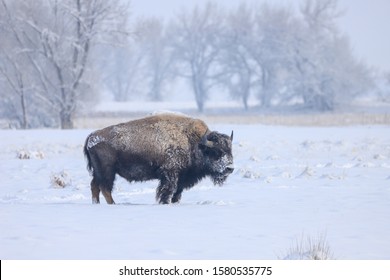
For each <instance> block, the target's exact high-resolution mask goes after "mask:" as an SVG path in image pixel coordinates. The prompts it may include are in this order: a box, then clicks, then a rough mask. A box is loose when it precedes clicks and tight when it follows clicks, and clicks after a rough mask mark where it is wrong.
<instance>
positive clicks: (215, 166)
mask: <svg viewBox="0 0 390 280" xmlns="http://www.w3.org/2000/svg"><path fill="white" fill-rule="evenodd" d="M232 140H233V132H232V134H231V136H230V137H229V136H227V135H225V134H221V133H218V132H215V131H212V132H210V133H208V134H206V135H205V136H203V138H202V141H201V143H200V144H199V148H200V150H201V151H202V153H203V156H204V161H205V165H206V168H207V170H208V171H209V172H210V176H211V179H212V181H213V182H214V184H216V185H222V184H223V183H224V182H225V180H226V178H227V177H228V176H229V174H231V173H232V172H233V170H234V166H233V155H232Z"/></svg>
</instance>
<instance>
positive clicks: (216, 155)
mask: <svg viewBox="0 0 390 280" xmlns="http://www.w3.org/2000/svg"><path fill="white" fill-rule="evenodd" d="M205 154H206V155H207V156H209V157H211V158H214V159H218V158H220V157H221V156H222V151H220V150H218V149H207V150H206V151H205Z"/></svg>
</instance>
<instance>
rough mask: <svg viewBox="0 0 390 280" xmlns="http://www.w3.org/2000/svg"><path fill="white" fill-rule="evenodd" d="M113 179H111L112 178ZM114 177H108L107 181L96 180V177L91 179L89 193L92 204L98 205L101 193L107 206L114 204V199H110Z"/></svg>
mask: <svg viewBox="0 0 390 280" xmlns="http://www.w3.org/2000/svg"><path fill="white" fill-rule="evenodd" d="M112 177H113V178H112ZM114 179H115V175H114V176H109V179H108V180H98V179H97V178H96V177H94V178H93V179H92V182H91V192H92V203H94V204H98V203H100V198H99V195H100V192H102V194H103V197H104V198H105V200H106V202H107V204H115V201H114V199H113V198H112V194H111V193H112V189H113V186H114Z"/></svg>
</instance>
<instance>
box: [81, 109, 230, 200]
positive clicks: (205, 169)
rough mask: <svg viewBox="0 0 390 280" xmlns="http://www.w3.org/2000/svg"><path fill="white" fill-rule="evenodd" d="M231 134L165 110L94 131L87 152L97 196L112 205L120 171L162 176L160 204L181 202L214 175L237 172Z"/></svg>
mask: <svg viewBox="0 0 390 280" xmlns="http://www.w3.org/2000/svg"><path fill="white" fill-rule="evenodd" d="M231 138H232V136H231V137H228V136H227V135H224V134H220V133H218V132H215V131H210V130H209V129H208V127H207V125H206V124H205V123H204V122H203V121H201V120H198V119H193V118H189V117H184V116H179V115H174V114H162V115H155V116H150V117H146V118H143V119H138V120H134V121H130V122H127V123H122V124H118V125H114V126H109V127H106V128H104V129H101V130H98V131H95V132H93V133H92V134H90V135H89V136H88V137H87V139H86V142H85V146H84V154H85V156H86V158H87V161H88V169H89V170H90V171H91V172H92V176H93V179H92V182H91V190H92V200H93V202H94V203H99V194H100V192H102V193H103V196H104V197H105V199H106V201H107V203H109V204H112V203H114V200H113V198H112V195H111V193H112V189H113V184H114V180H115V175H116V174H118V175H120V176H122V177H124V178H126V179H127V180H128V181H129V182H132V181H146V180H152V179H158V180H160V184H159V186H158V188H157V192H156V199H157V200H158V202H159V203H171V202H173V203H174V202H179V201H180V198H181V193H182V191H183V190H184V189H188V188H191V187H192V186H194V185H195V184H196V183H197V182H198V181H199V180H200V179H202V178H204V177H205V176H210V177H211V179H212V180H213V181H214V183H216V184H222V183H223V182H224V181H225V180H226V178H227V176H228V175H229V174H230V173H231V172H232V171H233V167H232V165H233V157H232V145H231V141H232V139H231Z"/></svg>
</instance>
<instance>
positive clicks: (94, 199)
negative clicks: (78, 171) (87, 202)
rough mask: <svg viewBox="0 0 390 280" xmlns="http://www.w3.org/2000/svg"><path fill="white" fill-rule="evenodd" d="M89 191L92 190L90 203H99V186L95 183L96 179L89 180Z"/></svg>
mask: <svg viewBox="0 0 390 280" xmlns="http://www.w3.org/2000/svg"><path fill="white" fill-rule="evenodd" d="M91 192H92V203H93V204H99V203H100V199H99V195H100V188H99V186H98V185H97V184H96V180H95V179H92V181H91Z"/></svg>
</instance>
